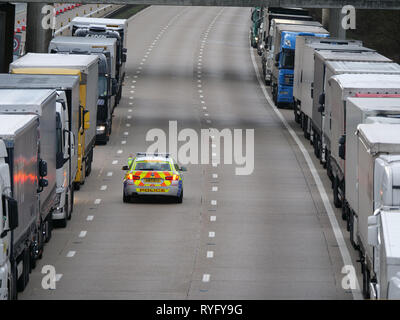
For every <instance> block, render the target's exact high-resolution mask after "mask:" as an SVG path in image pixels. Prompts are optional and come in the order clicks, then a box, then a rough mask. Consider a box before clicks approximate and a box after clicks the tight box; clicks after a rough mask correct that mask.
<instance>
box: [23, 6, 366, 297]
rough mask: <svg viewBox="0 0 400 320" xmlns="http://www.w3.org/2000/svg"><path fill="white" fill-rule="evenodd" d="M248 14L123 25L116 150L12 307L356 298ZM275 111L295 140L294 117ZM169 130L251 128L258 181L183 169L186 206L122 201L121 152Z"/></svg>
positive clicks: (212, 13) (153, 11) (205, 12)
mask: <svg viewBox="0 0 400 320" xmlns="http://www.w3.org/2000/svg"><path fill="white" fill-rule="evenodd" d="M249 16H250V9H246V8H215V7H176V6H174V7H162V6H154V7H149V8H148V9H146V10H144V11H142V12H141V13H139V14H138V15H137V16H135V17H133V18H132V19H131V20H130V22H129V40H128V61H127V76H126V79H125V86H124V91H123V99H122V101H121V103H120V106H118V108H117V109H116V110H115V117H114V120H113V131H112V137H111V140H110V142H109V143H108V145H106V146H97V147H96V148H95V155H94V157H95V160H94V164H93V170H92V173H91V176H90V177H89V178H88V179H87V180H86V183H85V185H84V186H82V188H81V190H80V191H79V192H76V193H75V209H74V213H73V217H72V220H71V221H70V222H69V224H68V226H67V228H65V229H57V230H54V231H53V238H52V239H51V241H50V242H49V243H48V244H47V245H46V248H45V252H44V255H43V258H42V260H40V261H39V263H38V266H37V267H36V269H35V270H33V271H32V274H31V277H30V282H29V284H28V287H27V288H26V289H25V291H24V292H23V293H22V294H20V296H19V297H20V299H353V298H354V297H356V296H357V295H356V294H354V293H352V292H351V290H346V289H343V288H342V280H343V278H344V276H345V274H343V273H342V268H343V266H344V265H345V262H344V260H343V255H345V256H346V254H347V255H348V254H350V255H349V256H348V257H350V259H351V260H350V262H351V263H353V264H354V265H355V266H356V269H357V270H358V269H359V267H358V266H357V265H356V262H355V260H356V258H357V257H356V255H355V253H354V251H353V250H352V249H351V248H350V245H349V241H348V234H347V232H346V231H345V225H344V223H343V221H341V220H340V211H339V210H337V209H335V210H333V211H332V212H333V213H332V214H331V216H329V215H328V212H327V209H326V208H327V204H326V202H325V204H324V202H323V201H322V199H321V196H320V191H321V185H319V186H318V184H316V181H315V179H314V177H313V175H312V173H311V171H310V169H309V163H307V161H306V159H305V158H304V155H303V153H302V151H301V149H299V147H298V144H297V143H296V141H295V140H293V138H292V136H291V135H290V133H289V132H288V130H287V129H286V128H285V126H284V125H283V124H282V121H281V120H280V119H279V117H278V116H277V114H276V113H275V111H274V110H273V108H272V107H271V106H270V105H269V103H268V101H267V100H266V97H265V95H264V92H263V91H262V89H261V86H260V83H259V81H258V80H257V76H256V72H255V68H254V65H253V59H255V61H258V60H259V59H258V56H256V57H254V56H253V58H252V54H251V50H250V46H249V41H248V31H249V27H250V21H249ZM253 55H254V53H253ZM281 112H282V114H283V118H284V119H286V121H287V122H288V125H290V126H292V127H293V129H295V131H297V132H300V130H299V129H298V127H297V124H295V123H294V121H293V112H292V111H291V110H282V111H281ZM170 120H172V121H177V125H178V130H181V129H184V128H192V129H194V130H195V131H196V132H197V133H200V130H201V129H207V128H209V127H213V128H217V129H219V130H222V129H229V130H231V132H232V133H233V129H243V130H245V129H254V141H255V143H254V145H255V146H254V171H253V172H252V174H251V175H236V174H235V168H236V167H237V166H238V165H236V164H235V163H234V164H223V165H217V166H213V165H212V164H204V165H201V164H189V165H188V166H187V167H188V172H185V174H184V200H183V203H182V204H176V203H172V202H168V201H157V202H154V201H151V200H149V199H144V200H142V201H140V202H138V203H123V202H122V178H123V171H122V170H121V167H122V166H123V165H125V164H126V159H127V157H128V155H129V154H130V153H134V152H137V151H146V149H147V147H148V146H149V145H150V144H151V143H152V142H148V141H146V134H147V132H148V131H149V130H151V129H155V128H159V129H162V130H164V131H165V132H166V133H168V128H169V121H170ZM244 135H245V131H243V140H245V138H244ZM298 140H299V141H300V142H302V143H303V145H304V148H305V152H309V153H310V157H311V159H312V160H311V162H312V163H313V165H314V166H315V168H316V172H314V173H315V174H317V175H318V174H319V176H320V179H321V181H322V188H323V189H324V188H325V189H326V193H327V195H328V200H330V201H331V189H330V183H329V181H328V178H327V177H326V174H325V172H324V171H323V169H322V168H321V166H320V165H319V163H318V162H317V161H315V159H314V156H313V155H312V151H311V147H310V145H309V142H308V141H306V140H304V139H303V137H302V136H301V134H300V133H299V137H298ZM182 144H183V142H180V144H179V145H182ZM224 145H225V144H224ZM210 150H211V151H210V156H212V153H213V151H214V149H213V146H212V145H210ZM243 153H245V149H243ZM214 159H218V155H216V156H215V157H214ZM222 159H225V158H224V157H221V160H222ZM239 167H240V166H239ZM328 205H329V206H328V207H330V208H331V207H332V205H331V204H329V201H328ZM332 219H333V220H334V221H337V222H338V225H337V229H336V233H335V234H334V232H333V231H332V226H331V223H332V221H333V220H332ZM338 234H339V236H340V235H343V237H344V242H343V243H342V242H340V241H339V243H338V242H337V239H336V237H337V236H338ZM335 235H336V236H335ZM339 238H340V237H339ZM347 262H348V261H347ZM45 265H51V266H54V267H55V270H56V273H57V280H58V281H57V282H56V289H55V290H44V289H43V288H42V278H43V276H44V274H42V273H41V271H42V267H43V266H45Z"/></svg>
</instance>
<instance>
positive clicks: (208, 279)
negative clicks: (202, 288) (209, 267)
mask: <svg viewBox="0 0 400 320" xmlns="http://www.w3.org/2000/svg"><path fill="white" fill-rule="evenodd" d="M209 281H210V275H209V274H208V273H206V274H203V282H209Z"/></svg>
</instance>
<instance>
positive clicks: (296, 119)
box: [294, 108, 300, 123]
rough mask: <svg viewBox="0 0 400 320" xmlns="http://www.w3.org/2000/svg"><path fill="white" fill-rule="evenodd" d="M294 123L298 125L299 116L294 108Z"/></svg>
mask: <svg viewBox="0 0 400 320" xmlns="http://www.w3.org/2000/svg"><path fill="white" fill-rule="evenodd" d="M294 121H296V123H300V116H299V114H298V113H297V109H296V108H294Z"/></svg>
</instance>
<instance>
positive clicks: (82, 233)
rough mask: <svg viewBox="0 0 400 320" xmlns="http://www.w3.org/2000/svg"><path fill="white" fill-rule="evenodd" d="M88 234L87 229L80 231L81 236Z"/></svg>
mask: <svg viewBox="0 0 400 320" xmlns="http://www.w3.org/2000/svg"><path fill="white" fill-rule="evenodd" d="M86 234H87V231H86V230H83V231H81V233H79V238H84V237H86Z"/></svg>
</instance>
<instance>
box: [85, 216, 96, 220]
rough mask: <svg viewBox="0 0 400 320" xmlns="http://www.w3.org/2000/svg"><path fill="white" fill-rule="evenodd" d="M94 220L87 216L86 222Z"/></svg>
mask: <svg viewBox="0 0 400 320" xmlns="http://www.w3.org/2000/svg"><path fill="white" fill-rule="evenodd" d="M93 218H94V217H93V216H87V218H86V220H87V221H92V220H93Z"/></svg>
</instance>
